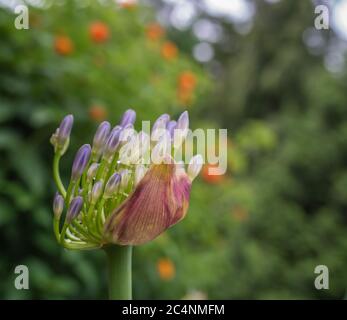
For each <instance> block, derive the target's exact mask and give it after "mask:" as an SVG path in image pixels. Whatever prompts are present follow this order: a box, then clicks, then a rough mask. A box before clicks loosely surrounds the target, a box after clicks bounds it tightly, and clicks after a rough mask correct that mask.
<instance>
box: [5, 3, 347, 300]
mask: <svg viewBox="0 0 347 320" xmlns="http://www.w3.org/2000/svg"><path fill="white" fill-rule="evenodd" d="M256 3H257V11H256V15H255V18H254V25H253V28H252V31H251V32H250V33H248V34H246V35H240V34H238V33H237V32H236V31H235V29H234V28H233V26H232V25H231V24H230V22H227V21H223V20H220V21H219V23H220V24H221V25H222V26H223V28H224V32H225V36H224V37H223V41H222V42H221V43H217V44H216V45H215V50H216V59H217V60H218V63H219V64H220V65H221V66H222V68H221V69H222V70H221V72H220V73H217V74H216V75H215V79H213V81H212V83H213V85H214V86H213V88H214V91H213V94H211V90H210V88H211V81H210V76H209V75H208V73H207V72H204V71H203V68H201V66H199V65H196V64H195V63H194V62H193V61H192V59H191V58H189V56H188V54H185V53H184V52H183V51H185V50H187V49H185V48H187V47H189V46H188V44H189V43H190V42H192V41H193V40H192V39H193V37H192V35H191V34H190V31H189V30H188V31H186V32H185V33H180V32H175V31H172V30H171V31H169V35H170V36H171V37H172V38H174V39H175V40H177V43H184V45H185V47H184V48H181V47H180V48H179V49H180V50H181V51H180V52H179V54H178V57H176V58H174V59H166V58H164V57H163V56H162V45H163V43H164V42H165V41H166V40H165V38H161V39H159V40H156V41H152V40H153V39H152V40H150V39H149V38H148V29H147V28H146V26H148V24H149V23H151V22H152V21H153V12H152V11H151V10H149V9H147V8H142V7H134V8H120V9H119V8H118V9H116V10H114V9H112V10H111V9H110V7H108V6H105V7H102V6H100V5H92V6H88V7H83V8H82V7H79V6H78V5H76V4H75V2H74V1H66V2H65V4H64V5H59V6H54V7H52V8H50V9H47V10H34V9H32V10H30V12H31V17H30V21H31V24H32V26H31V29H30V30H27V31H18V30H16V29H14V26H13V19H14V16H13V15H12V14H10V13H8V12H5V11H3V10H2V11H0V36H1V41H2V45H1V46H0V70H1V71H0V123H1V125H0V154H1V158H0V162H1V164H0V165H1V170H0V197H1V200H0V243H1V255H0V279H1V281H0V297H1V298H6V299H13V298H20V299H27V298H40V299H57V298H70V299H71V298H89V299H91V298H98V299H100V298H106V297H107V287H106V272H105V265H104V263H105V261H104V260H105V257H104V254H103V252H101V251H100V252H98V251H90V252H74V251H73V252H69V251H64V250H63V249H62V248H61V247H60V246H58V244H57V243H56V241H55V239H54V236H53V232H52V230H51V228H52V226H51V225H52V213H51V201H52V197H53V194H54V191H55V189H54V186H53V182H52V178H51V172H50V170H51V169H50V167H51V160H52V154H53V151H52V148H51V146H50V145H49V143H48V141H49V137H50V135H51V133H52V132H53V130H54V129H55V127H56V126H57V124H58V122H59V120H60V119H61V118H62V117H63V115H65V114H66V113H73V114H74V115H75V118H76V121H75V127H74V129H73V133H72V145H71V147H70V150H69V151H68V153H67V155H66V156H65V157H64V161H62V168H61V171H62V172H63V173H64V174H65V181H67V177H68V175H69V173H70V171H69V170H70V164H71V160H72V157H73V155H74V151H75V150H76V149H77V147H78V146H79V145H80V144H82V143H85V142H87V141H90V140H91V138H92V134H93V132H94V129H95V127H96V122H98V121H101V119H100V118H102V117H107V118H108V119H109V120H110V121H111V122H113V123H116V122H117V121H118V120H119V117H120V114H121V113H122V112H123V111H124V109H126V108H127V107H129V106H131V107H132V108H134V109H136V111H137V112H138V117H139V119H141V120H142V119H150V120H154V119H155V118H156V117H157V116H158V115H159V114H161V113H164V112H169V113H172V114H173V115H177V114H178V113H180V112H181V111H182V110H184V108H185V105H184V103H182V101H181V100H180V96H179V95H178V91H177V90H179V89H180V85H179V83H180V76H181V75H182V73H185V72H187V71H189V72H192V73H193V74H194V75H195V77H196V81H197V86H196V89H195V90H194V97H192V101H191V102H192V103H191V104H190V105H191V106H192V108H191V109H190V110H189V111H190V114H191V122H192V126H193V128H197V127H203V128H214V127H222V128H228V129H229V144H228V172H227V174H226V175H225V176H223V177H218V178H216V177H211V176H209V175H208V174H207V173H206V171H205V170H203V172H202V174H201V177H200V178H198V179H197V181H196V183H194V185H193V190H192V195H191V203H190V209H189V213H188V215H187V217H186V219H185V220H184V221H182V222H181V223H180V224H179V225H177V226H175V227H173V228H172V229H170V230H168V231H167V232H166V233H165V234H163V235H162V236H160V237H159V238H158V239H157V240H155V241H153V242H151V243H148V244H146V245H143V246H140V247H137V248H135V250H134V266H133V271H134V297H135V298H138V299H140V298H148V299H152V298H153V299H165V298H167V299H177V298H182V297H184V296H185V297H187V295H188V297H192V295H191V294H192V293H194V292H196V291H198V292H201V293H203V294H204V295H206V296H207V297H208V298H215V299H218V298H221V299H227V298H233V299H240V298H241V299H245V298H252V299H268V298H289V299H301V298H323V299H329V298H338V299H340V298H343V296H344V295H345V290H346V287H347V272H346V271H345V270H346V264H347V236H346V231H347V227H346V214H345V212H346V205H347V196H346V188H347V170H346V160H347V139H346V136H347V129H346V128H347V109H346V108H345V106H346V104H347V98H346V94H345V93H346V89H347V88H346V84H347V82H346V79H345V77H344V76H340V77H336V76H335V77H334V76H332V75H331V74H329V73H328V72H327V71H326V70H325V69H324V67H323V65H322V57H321V56H320V55H318V54H316V55H311V54H309V52H308V50H307V48H306V46H305V44H304V42H303V40H302V34H303V32H304V31H305V30H307V29H308V28H311V27H312V25H313V19H314V10H313V7H312V5H311V4H310V2H309V1H280V2H278V3H275V4H269V3H267V2H266V1H260V0H259V1H256ZM205 18H206V17H205ZM209 18H211V17H209ZM95 21H101V22H103V23H104V24H106V25H107V26H108V28H109V32H110V38H109V39H108V40H107V41H105V42H95V41H93V40H92V39H91V38H90V34H89V28H90V25H91V24H92V23H93V22H95ZM187 34H188V35H189V37H187ZM61 36H63V37H68V38H69V39H70V41H71V42H72V45H73V49H72V50H71V52H69V53H68V54H64V55H62V54H59V53H58V52H57V51H56V49H55V44H56V40H57V37H61ZM324 37H325V38H326V46H327V45H328V40H329V39H333V37H334V35H333V34H331V32H330V33H328V31H327V32H326V33H324ZM188 42H189V43H188ZM182 104H183V105H182ZM95 106H97V108H95ZM95 110H96V111H95ZM163 261H164V262H163ZM18 264H26V265H28V267H29V270H30V290H28V291H17V290H15V288H14V286H13V281H14V278H15V275H14V273H13V271H14V267H15V266H16V265H18ZM320 264H323V265H327V266H328V268H329V271H330V289H329V290H321V291H318V290H316V289H315V288H314V279H315V277H316V274H314V268H315V267H316V266H317V265H320Z"/></svg>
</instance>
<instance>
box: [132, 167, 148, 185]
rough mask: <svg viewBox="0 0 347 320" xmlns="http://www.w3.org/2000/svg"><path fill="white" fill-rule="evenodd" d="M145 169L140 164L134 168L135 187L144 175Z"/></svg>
mask: <svg viewBox="0 0 347 320" xmlns="http://www.w3.org/2000/svg"><path fill="white" fill-rule="evenodd" d="M146 171H147V170H146V167H145V166H144V165H142V164H139V165H137V166H136V169H135V185H137V184H138V183H139V182H140V181H141V180H142V178H143V177H144V176H145V174H146Z"/></svg>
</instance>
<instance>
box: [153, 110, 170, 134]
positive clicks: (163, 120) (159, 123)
mask: <svg viewBox="0 0 347 320" xmlns="http://www.w3.org/2000/svg"><path fill="white" fill-rule="evenodd" d="M169 121H170V115H168V114H167V113H164V114H162V115H161V116H160V117H158V119H157V120H156V121H155V122H154V124H153V127H152V131H154V130H156V129H158V128H162V129H165V127H166V124H167V123H168V122H169Z"/></svg>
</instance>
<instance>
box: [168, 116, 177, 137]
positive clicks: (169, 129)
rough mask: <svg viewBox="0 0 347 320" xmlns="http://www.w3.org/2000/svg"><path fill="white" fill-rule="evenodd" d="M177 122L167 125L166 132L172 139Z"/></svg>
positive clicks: (172, 121) (173, 121)
mask: <svg viewBox="0 0 347 320" xmlns="http://www.w3.org/2000/svg"><path fill="white" fill-rule="evenodd" d="M176 126H177V122H176V121H175V120H171V121H170V122H168V123H167V125H166V130H167V131H168V133H169V134H170V137H171V139H173V136H174V131H175V129H176Z"/></svg>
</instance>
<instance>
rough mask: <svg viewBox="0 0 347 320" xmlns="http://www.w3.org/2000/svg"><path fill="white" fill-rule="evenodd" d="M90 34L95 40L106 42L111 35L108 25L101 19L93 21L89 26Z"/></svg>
mask: <svg viewBox="0 0 347 320" xmlns="http://www.w3.org/2000/svg"><path fill="white" fill-rule="evenodd" d="M89 34H90V37H91V39H92V40H93V41H94V42H98V43H101V42H105V41H106V40H108V38H109V37H110V30H109V28H108V26H107V25H106V24H105V23H103V22H100V21H97V22H93V23H92V24H91V25H90V27H89Z"/></svg>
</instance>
